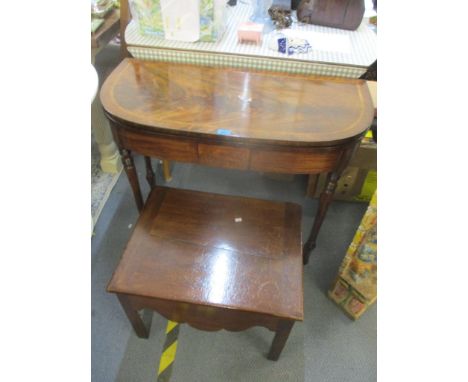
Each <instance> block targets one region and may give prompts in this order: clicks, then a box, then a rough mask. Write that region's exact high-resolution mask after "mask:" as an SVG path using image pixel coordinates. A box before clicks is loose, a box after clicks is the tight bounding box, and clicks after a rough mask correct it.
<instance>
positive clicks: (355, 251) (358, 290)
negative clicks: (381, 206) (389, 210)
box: [328, 191, 377, 319]
mask: <svg viewBox="0 0 468 382" xmlns="http://www.w3.org/2000/svg"><path fill="white" fill-rule="evenodd" d="M328 296H329V297H330V298H331V299H332V300H333V301H334V302H336V303H337V304H338V305H339V306H340V307H341V308H342V309H343V310H344V312H345V313H346V314H347V315H348V316H349V317H351V318H353V319H357V318H359V317H360V316H361V315H362V314H363V313H364V312H365V311H366V310H367V309H368V308H369V306H371V305H372V304H373V303H374V302H375V301H376V300H377V191H375V193H374V195H373V197H372V200H371V202H370V204H369V207H368V208H367V211H366V213H365V214H364V217H363V218H362V220H361V224H360V225H359V228H358V230H357V231H356V234H355V235H354V239H353V241H352V243H351V245H350V246H349V248H348V251H347V252H346V256H345V258H344V259H343V262H342V263H341V266H340V269H339V271H338V276H337V277H336V279H335V282H334V283H333V285H332V286H331V288H330V290H329V292H328Z"/></svg>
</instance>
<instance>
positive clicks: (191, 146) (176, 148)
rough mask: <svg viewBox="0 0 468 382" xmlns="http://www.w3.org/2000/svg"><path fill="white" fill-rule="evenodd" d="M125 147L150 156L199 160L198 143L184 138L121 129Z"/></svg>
mask: <svg viewBox="0 0 468 382" xmlns="http://www.w3.org/2000/svg"><path fill="white" fill-rule="evenodd" d="M119 138H120V141H121V142H122V145H123V147H125V148H127V149H129V150H132V151H135V152H137V153H139V154H143V155H146V156H150V157H156V158H160V159H167V160H174V161H179V162H197V159H198V155H197V144H196V142H193V141H191V140H188V139H183V138H178V137H174V138H165V137H164V138H162V137H157V136H154V135H150V134H144V133H133V132H131V131H128V130H119Z"/></svg>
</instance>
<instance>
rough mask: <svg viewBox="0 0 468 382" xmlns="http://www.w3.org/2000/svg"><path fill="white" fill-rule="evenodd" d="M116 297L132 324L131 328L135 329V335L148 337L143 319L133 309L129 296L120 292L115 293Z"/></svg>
mask: <svg viewBox="0 0 468 382" xmlns="http://www.w3.org/2000/svg"><path fill="white" fill-rule="evenodd" d="M117 297H118V298H119V301H120V304H121V305H122V308H123V310H124V311H125V314H126V315H127V318H128V320H129V321H130V323H131V324H132V327H133V330H134V331H135V333H136V335H137V336H138V337H140V338H148V337H149V332H148V329H147V328H146V326H145V324H144V323H143V320H142V319H141V317H140V315H139V314H138V312H137V311H136V310H135V309H133V307H132V304H131V302H130V298H129V297H128V296H125V295H122V294H117Z"/></svg>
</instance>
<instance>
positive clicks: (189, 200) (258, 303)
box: [108, 187, 304, 360]
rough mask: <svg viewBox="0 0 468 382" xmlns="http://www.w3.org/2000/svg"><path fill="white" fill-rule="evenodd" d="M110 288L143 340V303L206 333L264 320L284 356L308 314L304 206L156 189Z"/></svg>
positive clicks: (274, 352) (274, 353) (274, 350)
mask: <svg viewBox="0 0 468 382" xmlns="http://www.w3.org/2000/svg"><path fill="white" fill-rule="evenodd" d="M108 291H109V292H113V293H116V294H117V296H118V298H119V300H120V302H121V304H122V306H123V308H124V310H125V313H126V314H127V317H128V319H129V320H130V322H131V323H132V325H133V328H134V330H135V332H136V334H137V335H138V336H139V337H143V338H146V337H148V330H147V329H146V327H145V325H144V324H143V322H142V320H141V318H140V316H139V314H138V313H137V311H138V310H140V309H143V308H146V309H152V310H155V311H157V312H158V313H160V314H161V315H163V316H164V317H166V318H168V319H170V320H172V321H176V322H179V323H183V322H186V323H188V324H189V325H191V326H193V327H195V328H198V329H202V330H219V329H227V330H234V331H238V330H244V329H247V328H249V327H251V326H264V327H266V328H268V329H270V330H272V331H275V332H276V335H275V338H274V340H273V344H272V346H271V349H270V352H269V354H268V358H269V359H272V360H276V359H278V357H279V355H280V352H281V350H282V348H283V346H284V344H285V342H286V339H287V338H288V335H289V332H290V330H291V328H292V326H293V323H294V321H302V319H303V312H304V309H303V290H302V257H301V210H300V206H298V205H296V204H291V203H278V202H271V201H264V200H258V199H251V198H240V197H233V196H224V195H217V194H210V193H204V192H195V191H188V190H177V189H171V188H165V187H155V188H153V190H152V191H151V193H150V196H149V198H148V200H147V201H146V203H145V207H144V208H143V211H142V213H141V215H140V217H139V219H138V222H137V224H136V226H135V230H134V231H133V233H132V236H131V238H130V241H129V242H128V244H127V247H126V249H125V252H124V254H123V256H122V259H121V260H120V263H119V265H118V267H117V269H116V271H115V272H114V275H113V277H112V280H111V282H110V283H109V286H108Z"/></svg>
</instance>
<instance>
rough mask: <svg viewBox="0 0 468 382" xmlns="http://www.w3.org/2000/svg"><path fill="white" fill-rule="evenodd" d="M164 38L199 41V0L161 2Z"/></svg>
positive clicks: (162, 0)
mask: <svg viewBox="0 0 468 382" xmlns="http://www.w3.org/2000/svg"><path fill="white" fill-rule="evenodd" d="M161 13H162V19H163V25H164V37H165V38H166V39H167V40H177V41H186V42H195V41H198V40H199V39H200V1H199V0H161Z"/></svg>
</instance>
